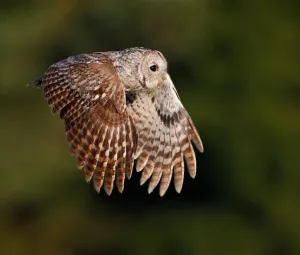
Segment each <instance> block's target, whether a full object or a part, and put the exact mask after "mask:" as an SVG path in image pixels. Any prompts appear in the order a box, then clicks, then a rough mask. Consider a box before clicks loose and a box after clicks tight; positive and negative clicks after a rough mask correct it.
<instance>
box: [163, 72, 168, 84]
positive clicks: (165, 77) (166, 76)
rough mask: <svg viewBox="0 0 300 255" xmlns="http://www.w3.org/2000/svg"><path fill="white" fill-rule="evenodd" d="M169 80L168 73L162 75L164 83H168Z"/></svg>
mask: <svg viewBox="0 0 300 255" xmlns="http://www.w3.org/2000/svg"><path fill="white" fill-rule="evenodd" d="M167 79H168V74H167V73H164V74H163V75H162V81H163V82H164V81H166V80H167Z"/></svg>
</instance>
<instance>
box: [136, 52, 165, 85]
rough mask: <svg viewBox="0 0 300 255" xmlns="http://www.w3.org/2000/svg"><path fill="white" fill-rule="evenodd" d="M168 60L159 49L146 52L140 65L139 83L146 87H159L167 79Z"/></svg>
mask: <svg viewBox="0 0 300 255" xmlns="http://www.w3.org/2000/svg"><path fill="white" fill-rule="evenodd" d="M166 73H167V61H166V59H165V58H164V56H163V55H162V54H161V53H160V52H159V51H150V52H147V53H145V55H144V56H143V57H142V59H141V61H140V63H139V65H138V79H139V83H140V84H142V86H143V87H144V88H147V89H151V88H157V87H159V85H160V84H161V83H162V82H163V81H164V80H165V77H166Z"/></svg>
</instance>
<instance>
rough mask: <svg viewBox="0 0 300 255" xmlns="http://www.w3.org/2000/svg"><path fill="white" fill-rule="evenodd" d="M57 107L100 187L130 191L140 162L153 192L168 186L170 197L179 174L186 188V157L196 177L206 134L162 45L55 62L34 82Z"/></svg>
mask: <svg viewBox="0 0 300 255" xmlns="http://www.w3.org/2000/svg"><path fill="white" fill-rule="evenodd" d="M34 85H35V86H37V87H41V88H42V89H43V91H44V95H45V98H46V100H47V102H48V104H49V106H50V107H51V109H52V112H54V113H59V115H60V118H61V119H63V121H64V123H65V135H66V139H67V141H68V144H69V147H70V150H71V152H72V153H73V154H75V155H76V157H77V161H78V166H79V167H80V168H82V169H83V170H84V173H85V178H86V180H87V181H91V180H92V182H93V184H94V187H95V189H96V190H97V191H98V192H99V191H100V189H101V187H102V186H103V187H104V189H105V191H106V193H107V194H111V192H112V190H113V185H114V183H116V186H117V188H118V190H119V191H120V192H122V191H123V189H124V181H125V175H126V176H127V178H130V177H131V175H132V169H133V164H134V160H136V161H137V164H136V169H137V171H142V176H141V179H140V183H141V184H144V183H145V182H146V181H147V180H148V179H150V180H149V187H148V192H149V193H150V192H152V191H153V189H154V188H155V187H156V186H157V185H158V183H160V190H159V193H160V195H161V196H163V195H164V194H165V192H166V190H167V189H168V187H169V184H170V182H171V179H172V176H173V179H174V184H175V189H176V191H177V192H178V193H179V192H180V191H181V189H182V185H183V178H184V159H185V162H186V165H187V169H188V172H189V174H190V176H191V177H193V178H194V177H195V176H196V159H195V153H194V149H193V146H192V144H191V142H193V144H194V145H195V146H196V148H197V149H198V150H199V151H200V152H202V151H203V146H202V142H201V139H200V137H199V135H198V133H197V131H196V129H195V127H194V125H193V123H192V120H191V118H190V117H189V115H188V113H187V111H186V110H185V109H184V107H183V105H182V103H181V101H180V99H179V96H178V94H177V91H176V89H175V87H174V85H173V83H172V80H171V78H170V76H169V75H168V73H167V62H166V60H165V58H164V56H163V55H162V54H161V53H160V52H159V51H155V50H150V49H145V48H129V49H126V50H124V51H111V52H96V53H92V54H81V55H77V56H72V57H69V58H67V59H65V60H62V61H60V62H57V63H56V64H54V65H52V66H50V67H49V68H48V69H47V70H46V72H45V74H44V75H43V76H42V77H41V78H40V79H38V80H36V81H35V82H34Z"/></svg>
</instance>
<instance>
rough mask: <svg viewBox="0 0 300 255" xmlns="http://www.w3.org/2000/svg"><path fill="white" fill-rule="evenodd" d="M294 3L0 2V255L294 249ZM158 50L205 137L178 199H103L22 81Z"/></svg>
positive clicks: (298, 56)
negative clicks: (106, 55)
mask: <svg viewBox="0 0 300 255" xmlns="http://www.w3.org/2000/svg"><path fill="white" fill-rule="evenodd" d="M299 10H300V4H299V1H296V0H287V1H277V0H273V1H271V0H266V1H258V0H252V1H246V0H227V1H223V0H213V1H208V0H207V1H206V0H198V1H196V0H173V1H171V0H160V1H159V0H151V1H150V0H140V1H137V0H136V1H134V0H128V1H117V0H110V1H96V0H94V1H77V0H64V1H58V0H54V1H53V0H52V1H50V0H44V1H37V0H27V1H20V0H12V1H5V2H1V3H0V32H1V37H0V55H1V58H2V61H1V62H0V113H1V125H0V134H1V137H0V138H1V142H2V143H1V145H2V146H1V147H0V155H1V159H2V162H1V171H0V226H1V227H0V240H1V241H0V254H76V255H79V254H87V255H93V254H300V216H299V215H300V201H299V195H300V183H299V180H300V171H299V170H300V169H299V166H300V164H299V163H300V160H299V158H300V157H299V144H300V118H299V113H300V71H299V70H300V48H299V45H300V14H299V13H300V12H299ZM130 46H144V47H149V48H155V49H159V50H160V51H162V52H163V53H164V55H165V56H166V58H167V59H168V61H169V71H170V73H171V76H172V78H173V81H174V83H175V84H176V87H177V88H178V91H179V94H180V95H181V99H182V101H183V103H184V105H185V106H186V108H187V109H188V111H189V112H190V114H191V116H192V118H193V120H194V122H195V124H196V126H197V127H198V129H199V132H200V135H201V136H202V139H203V142H204V148H205V152H204V153H203V154H201V155H200V154H197V158H198V175H197V178H196V179H195V180H191V179H190V178H189V177H188V176H186V178H185V183H184V187H183V192H182V194H180V195H178V194H176V193H175V191H174V188H173V187H170V189H169V190H168V192H167V194H166V195H165V197H163V198H160V197H159V195H158V194H157V193H156V192H154V193H153V194H151V195H148V194H147V187H146V186H142V187H140V186H139V184H138V183H139V182H138V179H139V176H140V174H138V173H135V174H134V176H133V178H132V179H131V180H130V181H127V182H126V184H125V185H126V188H125V191H124V193H123V194H122V195H120V194H118V193H117V191H115V192H114V193H113V194H112V196H111V197H107V196H106V195H105V194H104V192H102V193H100V195H98V194H96V192H94V191H93V189H92V187H91V185H87V184H86V183H85V182H84V178H83V176H82V173H80V171H77V170H76V167H75V165H76V163H75V158H73V157H71V156H69V152H68V149H67V145H66V144H65V139H64V134H63V124H62V123H61V121H60V120H59V118H58V117H57V116H53V115H51V114H50V112H49V109H48V107H47V106H46V103H45V102H44V100H43V97H42V94H41V92H40V91H38V90H35V89H32V88H31V87H27V86H26V84H28V83H30V82H31V81H32V80H34V79H35V78H36V77H38V76H39V75H41V74H42V73H43V71H44V70H45V69H46V68H47V66H49V65H50V64H52V63H54V62H56V61H58V60H61V59H63V58H65V57H67V56H69V55H75V54H78V53H83V52H93V51H106V50H118V49H124V48H126V47H130Z"/></svg>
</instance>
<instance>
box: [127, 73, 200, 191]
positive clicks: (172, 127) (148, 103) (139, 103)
mask: <svg viewBox="0 0 300 255" xmlns="http://www.w3.org/2000/svg"><path fill="white" fill-rule="evenodd" d="M167 79H168V80H167V82H166V83H164V85H163V86H162V87H160V88H159V89H158V90H157V91H152V92H143V93H139V94H129V95H128V97H129V99H130V100H128V101H129V103H128V107H129V109H130V113H131V114H132V116H133V118H134V121H135V125H136V128H137V130H138V134H139V139H138V147H137V153H136V155H135V158H136V159H137V158H138V160H137V166H136V168H137V171H141V170H143V172H142V176H141V179H140V183H141V184H144V183H145V182H146V181H147V180H148V179H149V178H150V177H151V180H150V182H149V186H148V192H149V193H151V192H152V191H153V189H154V188H155V187H156V186H157V185H158V183H159V181H160V190H159V193H160V195H161V196H163V195H164V194H165V192H166V190H167V189H168V187H169V184H170V181H171V178H172V174H173V172H174V184H175V189H176V191H177V192H178V193H179V192H180V191H181V189H182V185H183V178H184V159H185V161H186V165H187V168H188V172H189V174H190V176H191V177H192V178H194V177H195V176H196V158H195V152H194V149H193V147H192V144H191V141H192V142H193V143H194V145H195V146H196V148H197V149H198V150H199V151H200V152H202V151H203V146H202V142H201V139H200V137H199V135H198V133H197V131H196V129H195V127H194V124H193V123H192V120H191V118H190V117H189V115H188V113H187V112H186V110H185V109H184V107H183V106H182V104H181V102H180V99H179V97H178V94H177V92H176V90H175V87H174V85H173V83H172V81H171V79H170V77H169V76H168V78H167Z"/></svg>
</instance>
